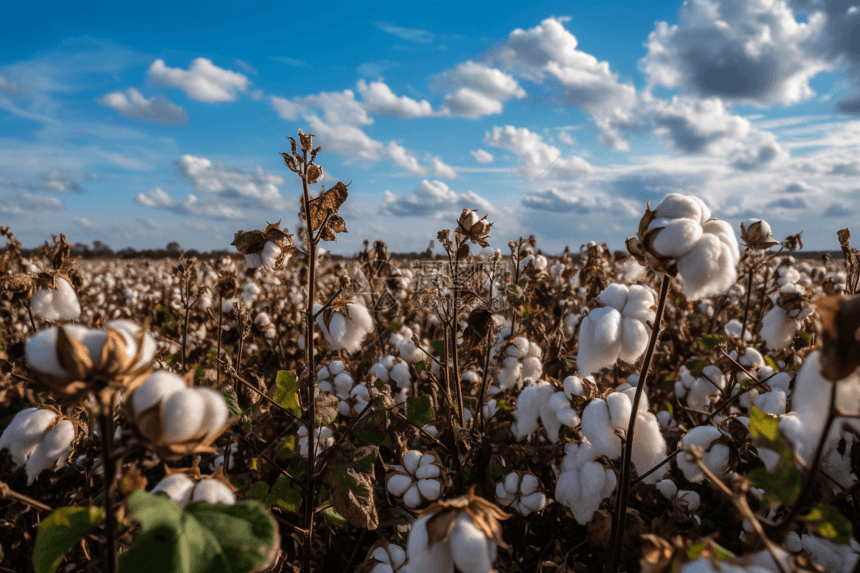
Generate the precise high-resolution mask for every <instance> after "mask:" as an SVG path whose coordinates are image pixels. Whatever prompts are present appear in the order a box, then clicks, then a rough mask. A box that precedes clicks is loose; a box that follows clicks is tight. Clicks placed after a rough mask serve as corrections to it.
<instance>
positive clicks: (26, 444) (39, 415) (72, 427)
mask: <svg viewBox="0 0 860 573" xmlns="http://www.w3.org/2000/svg"><path fill="white" fill-rule="evenodd" d="M76 434H77V427H76V424H75V423H73V422H72V421H71V420H67V419H64V418H63V417H62V416H60V415H59V414H58V412H57V411H55V410H53V409H48V408H27V409H26V410H22V411H20V412H18V413H17V414H16V415H15V417H14V418H12V422H11V423H10V424H9V426H8V427H7V428H6V430H4V432H3V435H2V436H0V450H3V449H7V450H9V453H10V454H11V455H12V461H13V462H14V463H15V465H18V466H24V469H25V471H26V473H27V484H28V485H30V484H32V483H33V482H34V481H36V477H38V475H39V474H40V473H42V471H44V470H52V469H54V468H56V467H58V466H63V465H65V463H66V461H68V459H69V457H70V456H71V455H72V450H73V444H74V441H75V435H76Z"/></svg>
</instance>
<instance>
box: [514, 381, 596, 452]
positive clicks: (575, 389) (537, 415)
mask: <svg viewBox="0 0 860 573" xmlns="http://www.w3.org/2000/svg"><path fill="white" fill-rule="evenodd" d="M587 380H589V381H591V379H590V378H589V379H587ZM562 386H563V389H562V390H557V389H556V388H555V387H553V385H552V384H550V383H549V382H547V381H542V382H539V383H537V384H530V385H528V386H526V387H525V388H523V390H522V392H520V396H519V398H518V399H517V409H516V410H514V417H515V418H516V421H515V422H514V424H513V426H512V427H511V430H512V431H513V433H514V436H515V437H516V438H517V439H518V440H522V439H523V438H525V437H526V436H528V435H530V434H531V433H532V432H534V431H535V430H536V429H537V425H538V419H540V421H541V423H542V424H543V427H544V428H545V429H546V434H547V437H549V440H550V441H551V442H552V443H556V442H558V438H559V430H560V429H561V426H562V425H564V426H567V427H569V428H571V429H574V428H576V427H577V426H578V425H579V423H580V418H579V415H578V414H577V411H576V409H575V408H574V407H572V405H571V402H570V401H571V399H572V397H573V396H584V395H585V389H584V387H583V384H582V380H581V379H580V378H579V377H577V376H568V377H567V378H565V379H564V382H563V383H562Z"/></svg>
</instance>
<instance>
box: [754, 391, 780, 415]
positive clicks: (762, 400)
mask: <svg viewBox="0 0 860 573" xmlns="http://www.w3.org/2000/svg"><path fill="white" fill-rule="evenodd" d="M785 403H786V396H785V392H783V391H782V390H773V391H771V392H765V393H764V394H761V395H760V396H759V397H758V398H756V399H755V405H756V408H758V409H759V410H761V411H762V412H767V413H768V414H773V415H775V416H782V415H783V414H785Z"/></svg>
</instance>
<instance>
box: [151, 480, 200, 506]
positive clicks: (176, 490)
mask: <svg viewBox="0 0 860 573" xmlns="http://www.w3.org/2000/svg"><path fill="white" fill-rule="evenodd" d="M193 491H194V480H192V479H191V478H190V477H188V476H187V475H185V474H171V475H169V476H167V477H166V478H164V479H162V480H161V481H160V482H158V483H157V484H156V485H155V487H154V488H152V491H150V492H149V493H152V494H156V493H164V494H167V497H169V498H170V499H172V500H173V502H174V503H175V504H176V505H178V506H179V507H181V508H183V509H184V508H185V506H186V505H188V504H189V503H191V494H192V493H193Z"/></svg>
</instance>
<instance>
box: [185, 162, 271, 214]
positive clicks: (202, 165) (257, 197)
mask: <svg viewBox="0 0 860 573" xmlns="http://www.w3.org/2000/svg"><path fill="white" fill-rule="evenodd" d="M176 169H177V170H178V171H179V174H180V175H181V176H182V178H183V179H185V181H187V182H188V184H189V185H191V186H192V187H193V188H194V189H196V190H197V191H198V192H200V193H201V194H202V195H209V196H213V197H214V196H217V197H223V198H226V199H235V200H238V201H239V202H240V203H242V204H246V205H251V206H258V207H265V208H271V209H282V208H284V203H283V200H282V198H281V194H280V192H279V190H278V186H279V185H284V183H285V181H284V178H283V177H280V176H278V175H273V174H271V173H267V172H265V171H263V169H262V167H257V169H256V170H255V171H254V172H251V173H249V172H247V171H243V170H242V169H239V168H237V167H231V166H229V165H224V164H222V163H212V162H211V161H210V160H208V159H206V158H205V157H195V156H193V155H183V156H182V157H180V158H179V159H178V160H177V161H176Z"/></svg>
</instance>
